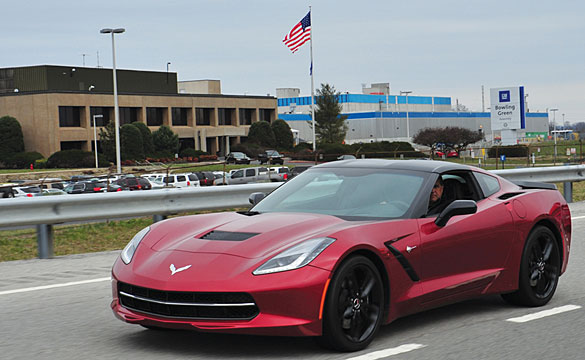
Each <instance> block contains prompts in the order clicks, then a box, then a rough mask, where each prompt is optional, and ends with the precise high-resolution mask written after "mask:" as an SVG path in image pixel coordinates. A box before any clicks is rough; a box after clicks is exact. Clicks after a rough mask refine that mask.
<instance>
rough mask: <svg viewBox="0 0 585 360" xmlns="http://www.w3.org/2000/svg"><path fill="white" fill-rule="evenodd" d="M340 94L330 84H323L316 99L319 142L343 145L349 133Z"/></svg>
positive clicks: (316, 127) (316, 126) (316, 132)
mask: <svg viewBox="0 0 585 360" xmlns="http://www.w3.org/2000/svg"><path fill="white" fill-rule="evenodd" d="M339 95H340V94H339V92H336V91H335V87H333V86H331V85H329V84H321V89H318V90H317V96H316V98H315V103H316V108H315V134H316V137H317V138H318V142H321V143H329V144H335V143H337V144H341V143H343V141H344V140H345V134H346V133H347V124H346V123H345V120H346V119H347V116H345V115H341V104H340V103H339Z"/></svg>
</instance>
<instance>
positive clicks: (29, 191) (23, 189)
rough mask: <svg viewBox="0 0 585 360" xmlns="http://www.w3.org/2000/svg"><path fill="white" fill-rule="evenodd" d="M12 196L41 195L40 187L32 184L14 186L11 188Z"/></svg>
mask: <svg viewBox="0 0 585 360" xmlns="http://www.w3.org/2000/svg"><path fill="white" fill-rule="evenodd" d="M12 195H13V197H15V198H17V197H35V196H41V195H43V192H42V190H41V188H40V187H38V186H36V185H34V186H14V187H13V188H12Z"/></svg>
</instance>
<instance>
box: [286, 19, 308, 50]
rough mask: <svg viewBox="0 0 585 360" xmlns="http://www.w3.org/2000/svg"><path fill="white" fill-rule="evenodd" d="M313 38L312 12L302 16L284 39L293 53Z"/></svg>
mask: <svg viewBox="0 0 585 360" xmlns="http://www.w3.org/2000/svg"><path fill="white" fill-rule="evenodd" d="M309 40H311V12H310V11H309V13H308V14H307V15H306V16H305V17H304V18H302V20H301V21H299V22H298V23H297V24H296V25H295V26H294V27H293V28H292V30H291V31H290V32H289V33H288V34H286V36H285V37H284V40H282V41H283V42H284V43H285V45H286V46H288V48H289V49H290V51H292V52H293V53H294V52H296V51H297V50H298V49H299V48H300V47H301V46H302V45H303V44H304V43H306V42H307V41H309Z"/></svg>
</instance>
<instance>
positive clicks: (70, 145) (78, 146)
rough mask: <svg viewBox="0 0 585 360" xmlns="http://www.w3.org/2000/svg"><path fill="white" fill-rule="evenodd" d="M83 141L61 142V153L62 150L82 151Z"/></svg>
mask: <svg viewBox="0 0 585 360" xmlns="http://www.w3.org/2000/svg"><path fill="white" fill-rule="evenodd" d="M83 145H85V141H61V151H63V150H83Z"/></svg>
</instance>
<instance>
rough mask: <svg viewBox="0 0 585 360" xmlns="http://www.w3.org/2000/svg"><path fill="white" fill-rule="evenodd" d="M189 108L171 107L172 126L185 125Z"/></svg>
mask: <svg viewBox="0 0 585 360" xmlns="http://www.w3.org/2000/svg"><path fill="white" fill-rule="evenodd" d="M190 110H191V109H190V108H173V109H172V112H173V126H187V125H188V118H189V111H190Z"/></svg>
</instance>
